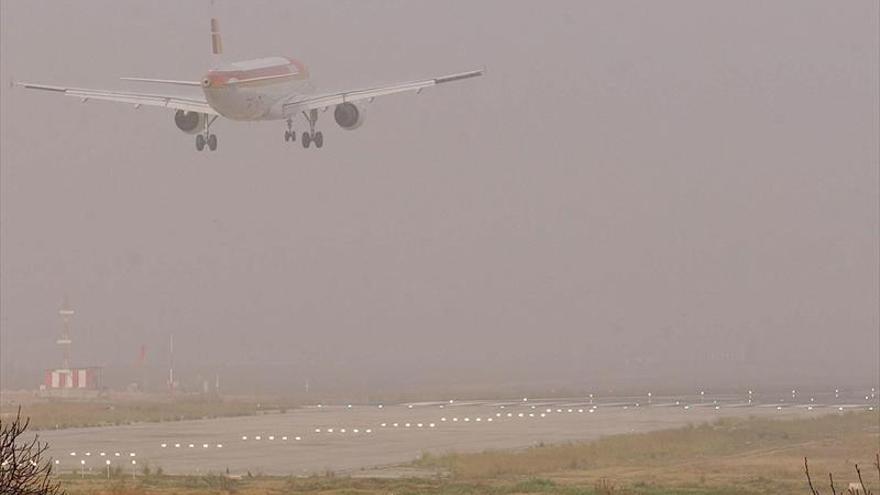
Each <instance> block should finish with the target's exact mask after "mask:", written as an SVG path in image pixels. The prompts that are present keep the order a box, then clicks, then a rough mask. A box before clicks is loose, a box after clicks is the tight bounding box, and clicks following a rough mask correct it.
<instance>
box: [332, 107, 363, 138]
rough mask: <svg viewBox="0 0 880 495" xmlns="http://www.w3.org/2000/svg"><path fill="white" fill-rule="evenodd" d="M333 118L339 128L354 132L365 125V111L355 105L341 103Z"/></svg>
mask: <svg viewBox="0 0 880 495" xmlns="http://www.w3.org/2000/svg"><path fill="white" fill-rule="evenodd" d="M333 118H334V119H336V123H337V124H339V127H342V128H343V129H345V130H347V131H353V130H355V129H357V128H358V127H360V126H361V124H363V123H364V109H363V108H362V107H359V106H357V105H355V104H354V103H347V102H346V103H340V104H339V105H336V110H334V111H333Z"/></svg>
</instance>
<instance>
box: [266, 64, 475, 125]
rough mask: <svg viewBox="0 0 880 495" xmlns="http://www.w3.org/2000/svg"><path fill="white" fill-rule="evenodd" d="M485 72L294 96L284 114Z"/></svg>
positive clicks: (471, 72)
mask: <svg viewBox="0 0 880 495" xmlns="http://www.w3.org/2000/svg"><path fill="white" fill-rule="evenodd" d="M484 72H485V69H479V70H472V71H468V72H461V73H458V74H449V75H446V76H441V77H436V78H433V79H423V80H421V81H410V82H404V83H397V84H390V85H387V86H378V87H374V88H367V89H356V90H352V91H344V92H339V93H328V94H323V95H305V96H294V97H293V98H292V99H291V100H289V101H287V102H285V103H284V104H283V107H282V108H283V113H284V115H285V116H290V115H294V114H296V113H298V112H303V111H306V110H313V109H322V108H327V107H331V106H334V105H339V104H341V103H353V102H356V101H363V100H369V101H372V100H373V99H374V98H376V97H377V96H385V95H393V94H395V93H404V92H407V91H416V92H421V91H422V90H423V89H425V88H429V87H431V86H436V85H438V84H444V83H448V82H453V81H460V80H462V79H470V78H472V77H478V76H482V75H483V73H484Z"/></svg>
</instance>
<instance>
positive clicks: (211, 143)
mask: <svg viewBox="0 0 880 495" xmlns="http://www.w3.org/2000/svg"><path fill="white" fill-rule="evenodd" d="M208 149H209V150H211V151H215V150H216V149H217V135H216V134H211V135H210V136H208Z"/></svg>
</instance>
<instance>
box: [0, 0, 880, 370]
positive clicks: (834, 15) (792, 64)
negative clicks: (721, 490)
mask: <svg viewBox="0 0 880 495" xmlns="http://www.w3.org/2000/svg"><path fill="white" fill-rule="evenodd" d="M219 3H220V5H219V6H218V7H217V11H218V14H219V17H220V21H221V28H222V32H223V37H224V48H225V51H226V58H227V59H230V60H235V59H246V58H253V57H260V56H268V55H285V56H293V57H295V58H298V59H300V60H302V61H303V62H304V63H305V64H306V65H307V66H308V67H309V69H310V71H311V73H312V76H313V79H314V80H315V82H316V84H317V85H318V87H319V90H335V89H351V88H358V87H364V86H370V85H373V84H376V83H383V82H394V81H399V80H408V79H416V78H422V77H431V76H435V75H441V74H445V73H450V72H458V71H463V70H469V69H472V68H479V67H481V66H483V65H486V66H487V67H488V73H487V75H486V76H485V77H483V78H479V79H473V80H468V81H466V82H462V83H459V84H449V85H443V86H440V87H437V88H431V89H429V90H426V91H424V92H423V93H422V94H421V95H418V96H416V95H414V94H405V95H396V96H390V97H385V98H380V99H377V100H376V102H375V103H373V104H372V105H370V106H369V108H368V109H367V114H366V122H365V124H364V126H363V127H361V128H360V129H358V130H357V131H354V132H347V131H344V130H342V129H340V128H339V127H337V126H336V125H335V123H334V122H333V119H332V113H325V114H322V115H321V120H319V126H318V127H319V129H321V130H322V131H323V132H324V135H325V146H324V148H323V149H322V150H320V151H316V150H314V149H311V150H303V149H302V147H301V145H300V143H295V144H293V145H289V144H285V143H284V142H283V139H282V137H283V131H284V124H283V122H263V123H255V124H253V123H239V122H231V121H226V120H221V121H218V122H217V123H215V124H214V126H213V127H212V129H213V130H214V131H215V132H216V134H217V135H218V137H219V148H220V149H219V151H217V152H214V153H208V152H202V153H199V152H196V151H195V148H194V145H193V138H192V136H188V135H184V134H183V133H181V132H179V131H178V130H177V129H176V128H175V126H174V123H173V119H172V116H173V114H172V112H170V111H167V110H162V109H156V108H146V107H145V108H142V109H139V110H135V109H133V108H131V107H130V106H126V105H120V104H113V103H105V102H89V103H87V104H81V103H80V102H79V101H77V100H76V99H74V98H69V97H62V96H58V95H54V94H44V93H37V92H29V91H25V90H21V89H10V88H9V86H8V84H7V83H8V81H9V80H10V78H15V79H16V80H25V81H34V82H43V83H47V84H66V85H71V86H79V87H93V88H107V89H135V90H143V91H163V90H164V91H169V90H168V88H160V87H149V86H142V85H140V86H139V85H137V84H134V83H124V82H122V81H119V80H118V79H117V78H118V77H120V76H140V77H156V78H169V79H190V80H198V79H200V78H201V75H202V74H203V73H204V72H205V71H206V69H207V68H208V66H209V64H210V57H209V47H210V44H209V29H208V18H209V17H210V15H211V14H210V11H209V8H208V2H207V1H205V2H196V1H192V2H178V1H161V2H156V1H153V0H150V1H125V2H118V1H115V0H102V1H85V2H79V1H77V2H74V1H51V2H50V1H24V0H17V1H15V0H13V1H3V2H2V4H0V6H2V7H0V9H2V10H0V15H2V24H0V26H2V39H0V42H2V51H0V61H2V62H0V70H2V79H3V87H2V90H0V91H2V98H0V105H2V131H0V137H2V154H0V165H2V166H0V181H2V183H0V194H2V195H0V208H2V209H0V248H2V251H0V289H2V292H0V303H2V306H0V323H2V325H0V330H2V331H0V345H2V353H0V358H2V364H0V371H2V374H3V381H4V385H6V386H25V385H28V384H29V383H31V382H30V381H29V380H30V378H28V377H29V376H33V380H32V385H33V386H35V385H36V384H37V383H39V381H40V379H41V378H40V376H39V370H40V369H42V368H44V367H52V366H56V365H57V364H58V362H59V361H60V355H59V354H60V353H59V351H58V350H57V349H56V348H55V345H54V340H55V338H57V335H58V333H59V331H60V319H59V317H58V315H57V310H58V308H59V306H60V305H61V302H62V300H63V298H64V297H65V295H66V296H68V297H69V299H70V302H71V304H72V306H73V307H74V308H75V309H76V311H77V316H76V317H75V319H74V324H73V340H74V347H73V356H74V361H75V363H77V364H80V365H86V364H88V365H105V366H110V367H116V368H119V369H124V368H125V367H129V366H131V364H132V363H133V362H134V361H135V360H136V358H137V353H138V348H139V347H140V345H141V344H143V345H145V346H146V348H147V360H148V362H149V363H150V365H153V366H157V367H161V366H164V364H163V363H165V361H166V360H167V349H166V348H167V340H168V336H169V335H170V334H172V333H173V334H174V336H175V351H176V356H175V360H177V361H178V362H179V363H181V366H187V365H190V366H201V367H202V368H205V369H210V368H211V367H230V368H233V367H248V366H250V367H255V368H260V367H262V368H260V369H263V370H265V369H266V368H267V367H269V368H271V369H278V370H282V372H283V374H284V377H285V378H284V379H288V378H289V380H291V381H292V382H298V381H300V380H302V379H303V377H307V376H313V377H317V376H321V377H324V378H323V380H324V381H325V382H327V381H340V382H351V383H359V384H361V385H363V386H366V387H370V386H377V387H378V386H382V385H383V384H386V383H392V382H393V383H410V384H412V383H422V382H428V381H431V382H432V383H444V384H447V385H450V386H455V385H456V384H465V383H467V382H468V381H469V380H471V379H479V380H483V381H485V382H488V383H505V384H509V383H515V382H517V381H520V380H542V381H544V382H547V383H588V384H599V385H601V384H607V383H630V382H637V381H638V380H642V379H650V380H653V381H655V382H662V383H666V384H674V383H687V384H688V385H690V384H692V383H700V384H705V385H708V386H711V385H713V384H719V385H721V384H727V385H738V384H742V383H746V382H749V383H752V382H754V381H759V382H764V383H774V384H782V383H792V384H796V385H798V386H804V385H808V384H811V383H817V384H818V383H821V384H827V383H853V384H869V383H875V382H876V381H877V375H878V361H880V358H878V352H880V342H878V338H880V337H878V325H880V317H878V300H880V293H878V270H880V262H878V256H880V255H878V252H880V243H878V216H880V213H878V162H880V151H878V146H880V144H878V133H880V126H878V104H880V101H878V84H880V81H878V59H880V49H878V29H880V27H878V8H880V7H878V4H877V2H876V1H873V0H864V1H851V2H844V3H841V2H826V1H777V2H758V1H745V2H704V1H698V0H693V1H671V2H648V1H637V2H627V1H624V2H621V1H603V2H587V1H581V0H572V1H548V2H532V1H503V0H496V1H489V0H484V1H469V0H468V1H466V0H457V1H442V2H441V1H416V0H407V1H402V0H401V1H391V0H382V1H379V0H375V1H361V0H349V1H340V0H335V1H331V2H325V1H317V0H313V1H294V2H282V1H254V2H247V3H244V2H241V3H236V2H231V1H227V2H219ZM170 91H172V92H174V91H177V92H183V90H177V89H176V88H172V89H171V90H170ZM183 93H185V92H183ZM296 129H297V130H298V131H302V130H303V129H305V123H304V121H303V120H302V119H299V120H298V121H297V122H296ZM267 373H269V372H268V371H267ZM469 377H470V378H469ZM473 377H476V378H473ZM275 380H276V381H278V379H277V377H276V379H275ZM282 381H283V380H282Z"/></svg>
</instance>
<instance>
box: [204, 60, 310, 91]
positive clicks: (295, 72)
mask: <svg viewBox="0 0 880 495" xmlns="http://www.w3.org/2000/svg"><path fill="white" fill-rule="evenodd" d="M285 60H287V63H286V64H279V65H271V66H268V67H260V68H257V69H249V70H238V69H215V70H211V71H208V74H207V75H206V76H205V79H207V80H208V81H210V83H211V87H214V88H218V87H223V86H226V83H227V82H229V80H230V79H235V80H239V81H241V80H245V79H253V78H258V77H270V76H284V75H287V74H290V76H291V78H293V79H307V78H308V77H309V72H308V69H306V66H305V65H304V64H303V63H302V62H300V61H299V60H295V59H292V58H287V59H285ZM285 80H286V78H285Z"/></svg>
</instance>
